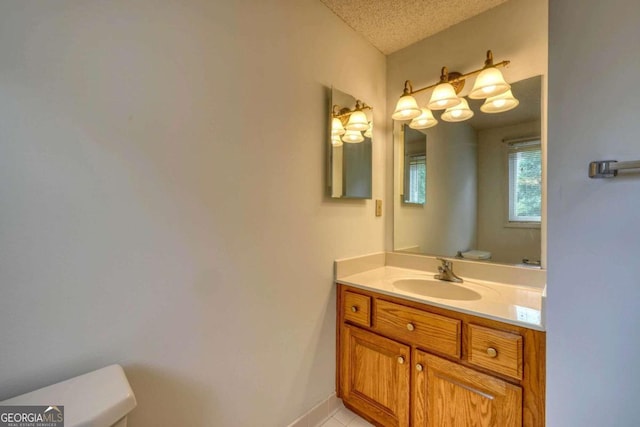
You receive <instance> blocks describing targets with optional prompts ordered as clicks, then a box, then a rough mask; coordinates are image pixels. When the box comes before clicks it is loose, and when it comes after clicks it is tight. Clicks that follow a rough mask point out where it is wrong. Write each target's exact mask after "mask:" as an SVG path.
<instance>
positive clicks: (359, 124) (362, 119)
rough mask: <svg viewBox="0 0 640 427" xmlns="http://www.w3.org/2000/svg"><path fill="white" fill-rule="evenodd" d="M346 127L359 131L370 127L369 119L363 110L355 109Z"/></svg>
mask: <svg viewBox="0 0 640 427" xmlns="http://www.w3.org/2000/svg"><path fill="white" fill-rule="evenodd" d="M345 127H346V128H347V130H358V131H363V130H367V129H369V120H367V115H366V114H365V113H364V112H363V111H354V112H353V113H351V115H350V116H349V121H348V122H347V126H345Z"/></svg>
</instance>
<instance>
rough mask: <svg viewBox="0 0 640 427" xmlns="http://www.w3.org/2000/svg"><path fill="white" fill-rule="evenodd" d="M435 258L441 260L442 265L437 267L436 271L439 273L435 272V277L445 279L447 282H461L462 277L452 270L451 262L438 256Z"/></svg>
mask: <svg viewBox="0 0 640 427" xmlns="http://www.w3.org/2000/svg"><path fill="white" fill-rule="evenodd" d="M436 259H437V260H440V261H442V265H441V266H439V267H438V271H439V272H440V274H436V275H435V276H433V277H434V278H435V279H438V280H446V281H447V282H455V283H462V278H461V277H458V276H456V274H455V273H454V272H453V262H451V261H449V260H448V259H444V258H440V257H438V258H436Z"/></svg>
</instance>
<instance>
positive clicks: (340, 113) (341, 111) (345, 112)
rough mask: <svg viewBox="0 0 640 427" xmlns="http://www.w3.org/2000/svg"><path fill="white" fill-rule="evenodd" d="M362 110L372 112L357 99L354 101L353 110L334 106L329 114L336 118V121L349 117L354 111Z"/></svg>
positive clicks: (370, 108) (371, 108)
mask: <svg viewBox="0 0 640 427" xmlns="http://www.w3.org/2000/svg"><path fill="white" fill-rule="evenodd" d="M336 110H337V111H336ZM363 110H373V107H371V106H369V105H367V104H365V103H364V102H362V101H360V100H359V99H356V106H355V108H354V109H353V110H352V109H350V108H349V107H344V108H340V106H339V105H337V104H336V105H334V106H333V108H332V109H331V112H332V114H333V117H336V118H338V119H344V118H345V117H349V116H350V115H352V114H353V113H355V112H356V111H363Z"/></svg>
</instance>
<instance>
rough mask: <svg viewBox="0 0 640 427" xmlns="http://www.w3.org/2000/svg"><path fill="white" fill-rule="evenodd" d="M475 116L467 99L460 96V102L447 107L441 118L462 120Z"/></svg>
mask: <svg viewBox="0 0 640 427" xmlns="http://www.w3.org/2000/svg"><path fill="white" fill-rule="evenodd" d="M471 117H473V111H471V109H470V108H469V103H468V102H467V100H466V99H464V98H460V104H458V105H456V106H455V107H451V108H447V110H446V111H445V112H444V113H442V116H440V118H441V119H442V120H444V121H445V122H462V121H464V120H468V119H470V118H471Z"/></svg>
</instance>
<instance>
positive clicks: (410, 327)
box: [407, 323, 416, 331]
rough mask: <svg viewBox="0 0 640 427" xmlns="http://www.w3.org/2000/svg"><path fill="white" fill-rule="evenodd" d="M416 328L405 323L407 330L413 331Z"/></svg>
mask: <svg viewBox="0 0 640 427" xmlns="http://www.w3.org/2000/svg"><path fill="white" fill-rule="evenodd" d="M415 328H416V327H415V326H413V323H407V329H408V330H410V331H413V330H414V329H415Z"/></svg>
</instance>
